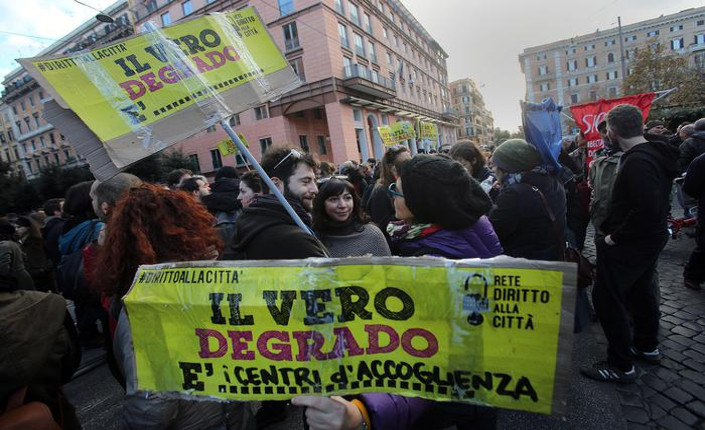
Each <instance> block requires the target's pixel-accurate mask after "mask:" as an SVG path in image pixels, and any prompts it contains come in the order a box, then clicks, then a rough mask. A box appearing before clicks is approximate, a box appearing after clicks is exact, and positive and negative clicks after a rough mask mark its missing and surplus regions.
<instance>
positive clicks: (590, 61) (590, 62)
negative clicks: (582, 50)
mask: <svg viewBox="0 0 705 430" xmlns="http://www.w3.org/2000/svg"><path fill="white" fill-rule="evenodd" d="M596 65H597V57H594V56H593V57H587V58H586V59H585V66H586V67H595V66H596Z"/></svg>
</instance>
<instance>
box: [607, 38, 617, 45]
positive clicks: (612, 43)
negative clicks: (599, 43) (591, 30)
mask: <svg viewBox="0 0 705 430" xmlns="http://www.w3.org/2000/svg"><path fill="white" fill-rule="evenodd" d="M614 43H615V41H614V39H612V40H607V41H605V46H614Z"/></svg>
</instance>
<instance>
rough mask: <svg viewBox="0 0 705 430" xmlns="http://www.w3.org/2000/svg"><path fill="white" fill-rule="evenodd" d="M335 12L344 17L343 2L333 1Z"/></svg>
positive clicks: (339, 0) (341, 0)
mask: <svg viewBox="0 0 705 430" xmlns="http://www.w3.org/2000/svg"><path fill="white" fill-rule="evenodd" d="M335 10H336V11H338V13H339V14H341V15H345V9H344V8H343V0H335Z"/></svg>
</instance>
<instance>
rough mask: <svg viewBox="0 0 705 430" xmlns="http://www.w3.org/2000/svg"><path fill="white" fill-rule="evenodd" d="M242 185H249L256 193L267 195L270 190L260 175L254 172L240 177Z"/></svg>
mask: <svg viewBox="0 0 705 430" xmlns="http://www.w3.org/2000/svg"><path fill="white" fill-rule="evenodd" d="M240 183H241V184H242V183H244V184H245V185H247V187H248V188H249V189H251V190H252V191H254V192H255V193H266V192H267V190H268V187H267V184H265V183H264V181H263V180H262V178H260V176H259V174H258V173H257V172H255V171H254V170H253V171H251V172H246V173H245V174H243V175H242V176H241V177H240Z"/></svg>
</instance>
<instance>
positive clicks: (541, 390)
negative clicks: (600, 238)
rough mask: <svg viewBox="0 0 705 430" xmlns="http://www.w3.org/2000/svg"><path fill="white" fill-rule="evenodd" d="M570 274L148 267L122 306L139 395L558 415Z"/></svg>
mask: <svg viewBox="0 0 705 430" xmlns="http://www.w3.org/2000/svg"><path fill="white" fill-rule="evenodd" d="M575 282H576V279H575V268H574V266H573V265H570V264H566V263H552V262H539V261H528V260H523V259H512V258H508V257H498V258H494V259H491V260H462V261H451V260H444V259H440V258H394V257H391V258H390V257H388V258H350V259H342V260H337V259H308V260H289V261H242V262H240V261H230V262H225V261H222V262H190V263H173V264H161V265H153V266H142V267H140V269H139V271H138V272H137V274H136V277H135V281H134V284H133V286H132V288H131V290H130V291H129V293H128V294H127V295H126V296H125V306H126V311H127V316H128V318H129V324H130V326H131V333H132V340H133V345H134V354H135V362H136V369H137V382H138V390H139V391H144V392H160V393H163V394H164V395H167V396H176V397H182V398H218V399H237V400H275V399H289V398H291V397H294V396H297V395H302V394H320V395H334V394H335V395H338V394H355V393H361V392H386V393H395V394H399V395H404V396H418V397H424V398H428V399H433V400H437V401H456V402H469V403H480V404H487V405H493V406H497V407H501V408H510V409H520V410H525V411H533V412H540V413H544V414H560V413H562V412H563V411H564V408H565V402H566V396H565V388H566V386H567V381H568V378H569V375H568V372H569V363H570V351H571V344H572V327H573V314H572V312H573V306H574V303H575V298H574V297H575V295H574V292H575Z"/></svg>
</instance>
